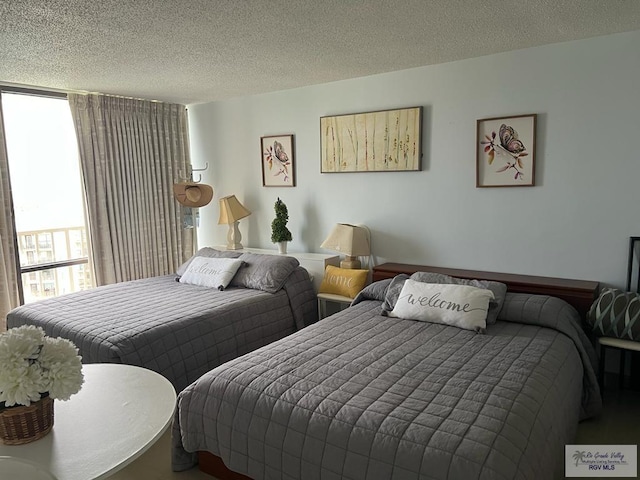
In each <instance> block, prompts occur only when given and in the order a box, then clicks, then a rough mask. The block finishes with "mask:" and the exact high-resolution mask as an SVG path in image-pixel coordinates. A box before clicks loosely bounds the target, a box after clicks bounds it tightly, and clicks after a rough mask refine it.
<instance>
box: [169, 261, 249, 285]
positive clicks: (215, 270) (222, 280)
mask: <svg viewBox="0 0 640 480" xmlns="http://www.w3.org/2000/svg"><path fill="white" fill-rule="evenodd" d="M241 265H242V260H238V259H237V258H209V257H195V258H194V259H193V260H192V261H191V263H190V264H189V266H188V267H187V271H186V272H184V275H182V276H181V277H180V283H190V284H192V285H200V286H203V287H211V288H217V289H218V290H224V289H225V288H226V286H227V285H229V282H230V281H231V279H232V278H233V276H234V275H235V274H236V272H237V271H238V268H240V266H241Z"/></svg>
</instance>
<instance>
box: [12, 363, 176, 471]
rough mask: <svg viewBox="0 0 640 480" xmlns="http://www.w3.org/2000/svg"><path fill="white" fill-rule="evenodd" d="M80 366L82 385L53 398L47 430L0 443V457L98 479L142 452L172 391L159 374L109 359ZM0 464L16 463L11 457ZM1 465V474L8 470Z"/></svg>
mask: <svg viewBox="0 0 640 480" xmlns="http://www.w3.org/2000/svg"><path fill="white" fill-rule="evenodd" d="M82 371H83V373H84V384H83V385H82V389H81V390H80V391H79V392H78V393H76V394H75V395H72V396H71V398H70V399H69V400H67V401H64V402H63V401H60V400H56V401H55V402H54V424H53V429H52V430H51V432H50V433H49V434H48V435H47V436H46V437H44V438H42V439H40V440H36V441H35V442H32V443H28V444H26V445H3V444H1V443H0V457H12V458H13V459H15V460H16V461H20V460H26V462H25V463H33V464H36V465H38V466H40V467H41V468H42V469H44V470H45V471H46V472H49V473H50V474H51V475H52V476H53V477H54V478H56V479H57V480H98V479H101V478H106V477H108V476H109V475H111V474H112V473H114V472H116V471H118V470H120V469H121V468H123V467H124V466H125V465H127V464H129V463H130V462H132V461H133V460H135V459H136V458H138V457H139V456H140V455H142V454H143V453H144V452H145V451H146V450H147V449H148V448H149V447H150V446H151V445H153V444H154V442H155V441H156V440H157V439H158V438H159V437H160V436H161V435H162V434H163V433H164V432H165V431H166V430H167V428H168V427H169V425H170V424H171V420H172V418H173V413H174V411H175V406H176V392H175V390H174V388H173V385H171V382H169V381H168V380H167V379H166V378H164V377H163V376H162V375H160V374H158V373H156V372H153V371H151V370H147V369H145V368H140V367H134V366H131V365H120V364H112V363H101V364H90V365H84V366H83V367H82ZM4 463H5V467H4V468H5V469H7V468H16V465H15V463H16V462H10V461H7V459H6V458H5V462H4ZM2 465H3V462H2V461H0V478H5V474H7V473H8V472H9V471H10V470H7V471H6V472H3V466H2Z"/></svg>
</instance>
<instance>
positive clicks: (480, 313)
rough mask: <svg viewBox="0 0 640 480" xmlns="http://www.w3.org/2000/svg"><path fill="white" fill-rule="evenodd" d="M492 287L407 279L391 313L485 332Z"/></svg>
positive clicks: (408, 318)
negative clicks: (488, 288) (489, 288)
mask: <svg viewBox="0 0 640 480" xmlns="http://www.w3.org/2000/svg"><path fill="white" fill-rule="evenodd" d="M492 299H493V292H492V291H491V290H487V289H483V288H477V287H471V286H468V285H447V284H438V283H423V282H417V281H415V280H411V279H409V280H406V281H405V282H404V285H403V287H402V291H401V292H400V296H399V297H398V301H397V302H396V304H395V306H394V308H393V310H392V311H391V312H389V316H390V317H397V318H404V319H407V320H419V321H422V322H432V323H442V324H445V325H452V326H454V327H458V328H463V329H465V330H473V331H475V332H479V333H483V332H484V331H485V329H486V328H487V312H488V310H489V301H490V300H492Z"/></svg>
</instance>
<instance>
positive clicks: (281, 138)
mask: <svg viewBox="0 0 640 480" xmlns="http://www.w3.org/2000/svg"><path fill="white" fill-rule="evenodd" d="M260 157H261V162H262V185H263V186H264V187H295V186H296V181H295V174H294V173H295V172H294V158H293V135H272V136H269V137H260Z"/></svg>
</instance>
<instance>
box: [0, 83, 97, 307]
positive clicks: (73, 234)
mask: <svg viewBox="0 0 640 480" xmlns="http://www.w3.org/2000/svg"><path fill="white" fill-rule="evenodd" d="M1 100H2V109H3V113H4V126H5V134H6V143H7V154H8V159H9V170H10V173H11V190H12V196H13V205H14V214H15V222H16V231H17V236H18V242H17V243H18V251H19V256H20V268H21V271H22V286H23V288H22V291H23V296H24V298H23V302H24V303H29V302H31V301H34V300H38V299H40V298H43V297H45V296H54V295H61V294H63V293H69V292H73V291H77V290H83V289H86V288H91V287H93V280H92V276H91V273H90V269H89V268H84V267H86V266H87V262H88V250H87V248H86V245H87V239H86V230H87V229H86V225H85V220H84V203H83V195H82V183H81V177H80V162H79V158H78V146H77V141H76V135H75V130H74V126H73V120H72V118H71V111H70V109H69V104H68V102H67V99H66V97H52V96H42V95H31V94H25V93H23V92H8V91H5V90H3V91H2V92H1ZM80 265H82V267H83V268H84V270H83V275H82V281H81V282H80V281H79V278H77V277H78V275H76V274H75V270H76V269H77V268H78V266H80ZM36 272H37V280H36V279H35V278H34V276H33V275H34V273H36Z"/></svg>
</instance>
